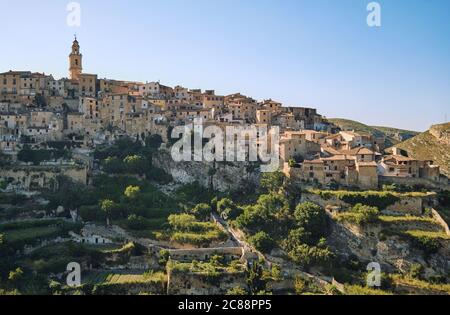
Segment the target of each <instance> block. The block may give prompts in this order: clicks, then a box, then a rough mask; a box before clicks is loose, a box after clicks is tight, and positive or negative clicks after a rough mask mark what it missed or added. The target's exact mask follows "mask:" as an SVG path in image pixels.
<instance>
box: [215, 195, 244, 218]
mask: <svg viewBox="0 0 450 315" xmlns="http://www.w3.org/2000/svg"><path fill="white" fill-rule="evenodd" d="M216 207H217V212H218V213H219V214H220V215H221V216H222V218H224V219H226V220H234V219H236V218H237V217H238V216H239V215H240V214H241V213H242V209H241V208H239V207H238V206H236V205H235V204H234V202H233V201H232V200H231V199H229V198H223V199H221V200H219V201H218V202H217V205H216Z"/></svg>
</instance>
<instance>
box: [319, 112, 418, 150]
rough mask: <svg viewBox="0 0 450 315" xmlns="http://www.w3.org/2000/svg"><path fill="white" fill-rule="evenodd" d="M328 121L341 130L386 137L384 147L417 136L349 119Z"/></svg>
mask: <svg viewBox="0 0 450 315" xmlns="http://www.w3.org/2000/svg"><path fill="white" fill-rule="evenodd" d="M328 120H329V121H330V122H332V123H333V124H335V125H336V126H338V127H339V128H341V129H342V130H355V131H357V132H362V133H367V134H371V135H374V136H377V137H380V136H384V137H386V142H385V145H386V147H391V146H393V145H395V144H397V143H400V142H402V141H405V140H407V139H410V138H412V137H414V136H416V135H418V134H419V133H418V132H416V131H411V130H403V129H397V128H391V127H379V126H368V125H365V124H362V123H360V122H357V121H354V120H349V119H341V118H330V119H328Z"/></svg>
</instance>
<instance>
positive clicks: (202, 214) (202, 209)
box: [190, 203, 211, 220]
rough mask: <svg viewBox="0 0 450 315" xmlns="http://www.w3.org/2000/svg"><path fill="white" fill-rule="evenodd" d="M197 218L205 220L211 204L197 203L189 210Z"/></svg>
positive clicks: (209, 212)
mask: <svg viewBox="0 0 450 315" xmlns="http://www.w3.org/2000/svg"><path fill="white" fill-rule="evenodd" d="M190 213H191V214H193V215H194V216H195V217H196V218H197V219H199V220H205V219H207V218H208V217H209V216H210V215H211V206H210V205H208V204H206V203H199V204H198V205H196V206H195V207H194V208H192V210H191V211H190Z"/></svg>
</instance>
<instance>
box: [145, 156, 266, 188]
mask: <svg viewBox="0 0 450 315" xmlns="http://www.w3.org/2000/svg"><path fill="white" fill-rule="evenodd" d="M152 162H153V165H154V166H156V167H159V168H161V169H163V170H164V171H165V172H166V173H168V174H171V175H172V177H173V179H174V181H175V182H178V183H182V184H187V183H193V182H198V183H199V184H200V185H201V186H203V187H205V188H212V189H214V190H217V191H221V192H225V191H239V190H243V189H245V188H246V187H253V188H255V187H257V186H258V184H259V168H258V167H257V166H255V165H254V164H252V163H248V162H238V163H230V162H215V163H208V162H194V161H192V162H175V161H174V160H173V159H172V156H171V154H170V151H169V150H167V149H161V150H159V151H158V152H157V153H156V154H154V156H153V159H152Z"/></svg>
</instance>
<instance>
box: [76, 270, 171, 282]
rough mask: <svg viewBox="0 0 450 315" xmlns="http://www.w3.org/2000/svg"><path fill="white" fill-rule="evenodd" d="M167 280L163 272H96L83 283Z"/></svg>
mask: <svg viewBox="0 0 450 315" xmlns="http://www.w3.org/2000/svg"><path fill="white" fill-rule="evenodd" d="M165 278H166V276H165V274H164V273H162V272H155V273H131V272H129V271H128V272H124V273H120V272H108V271H104V272H95V273H91V274H89V275H88V276H87V277H86V278H85V279H83V283H87V284H127V283H147V282H162V281H164V280H165Z"/></svg>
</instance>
